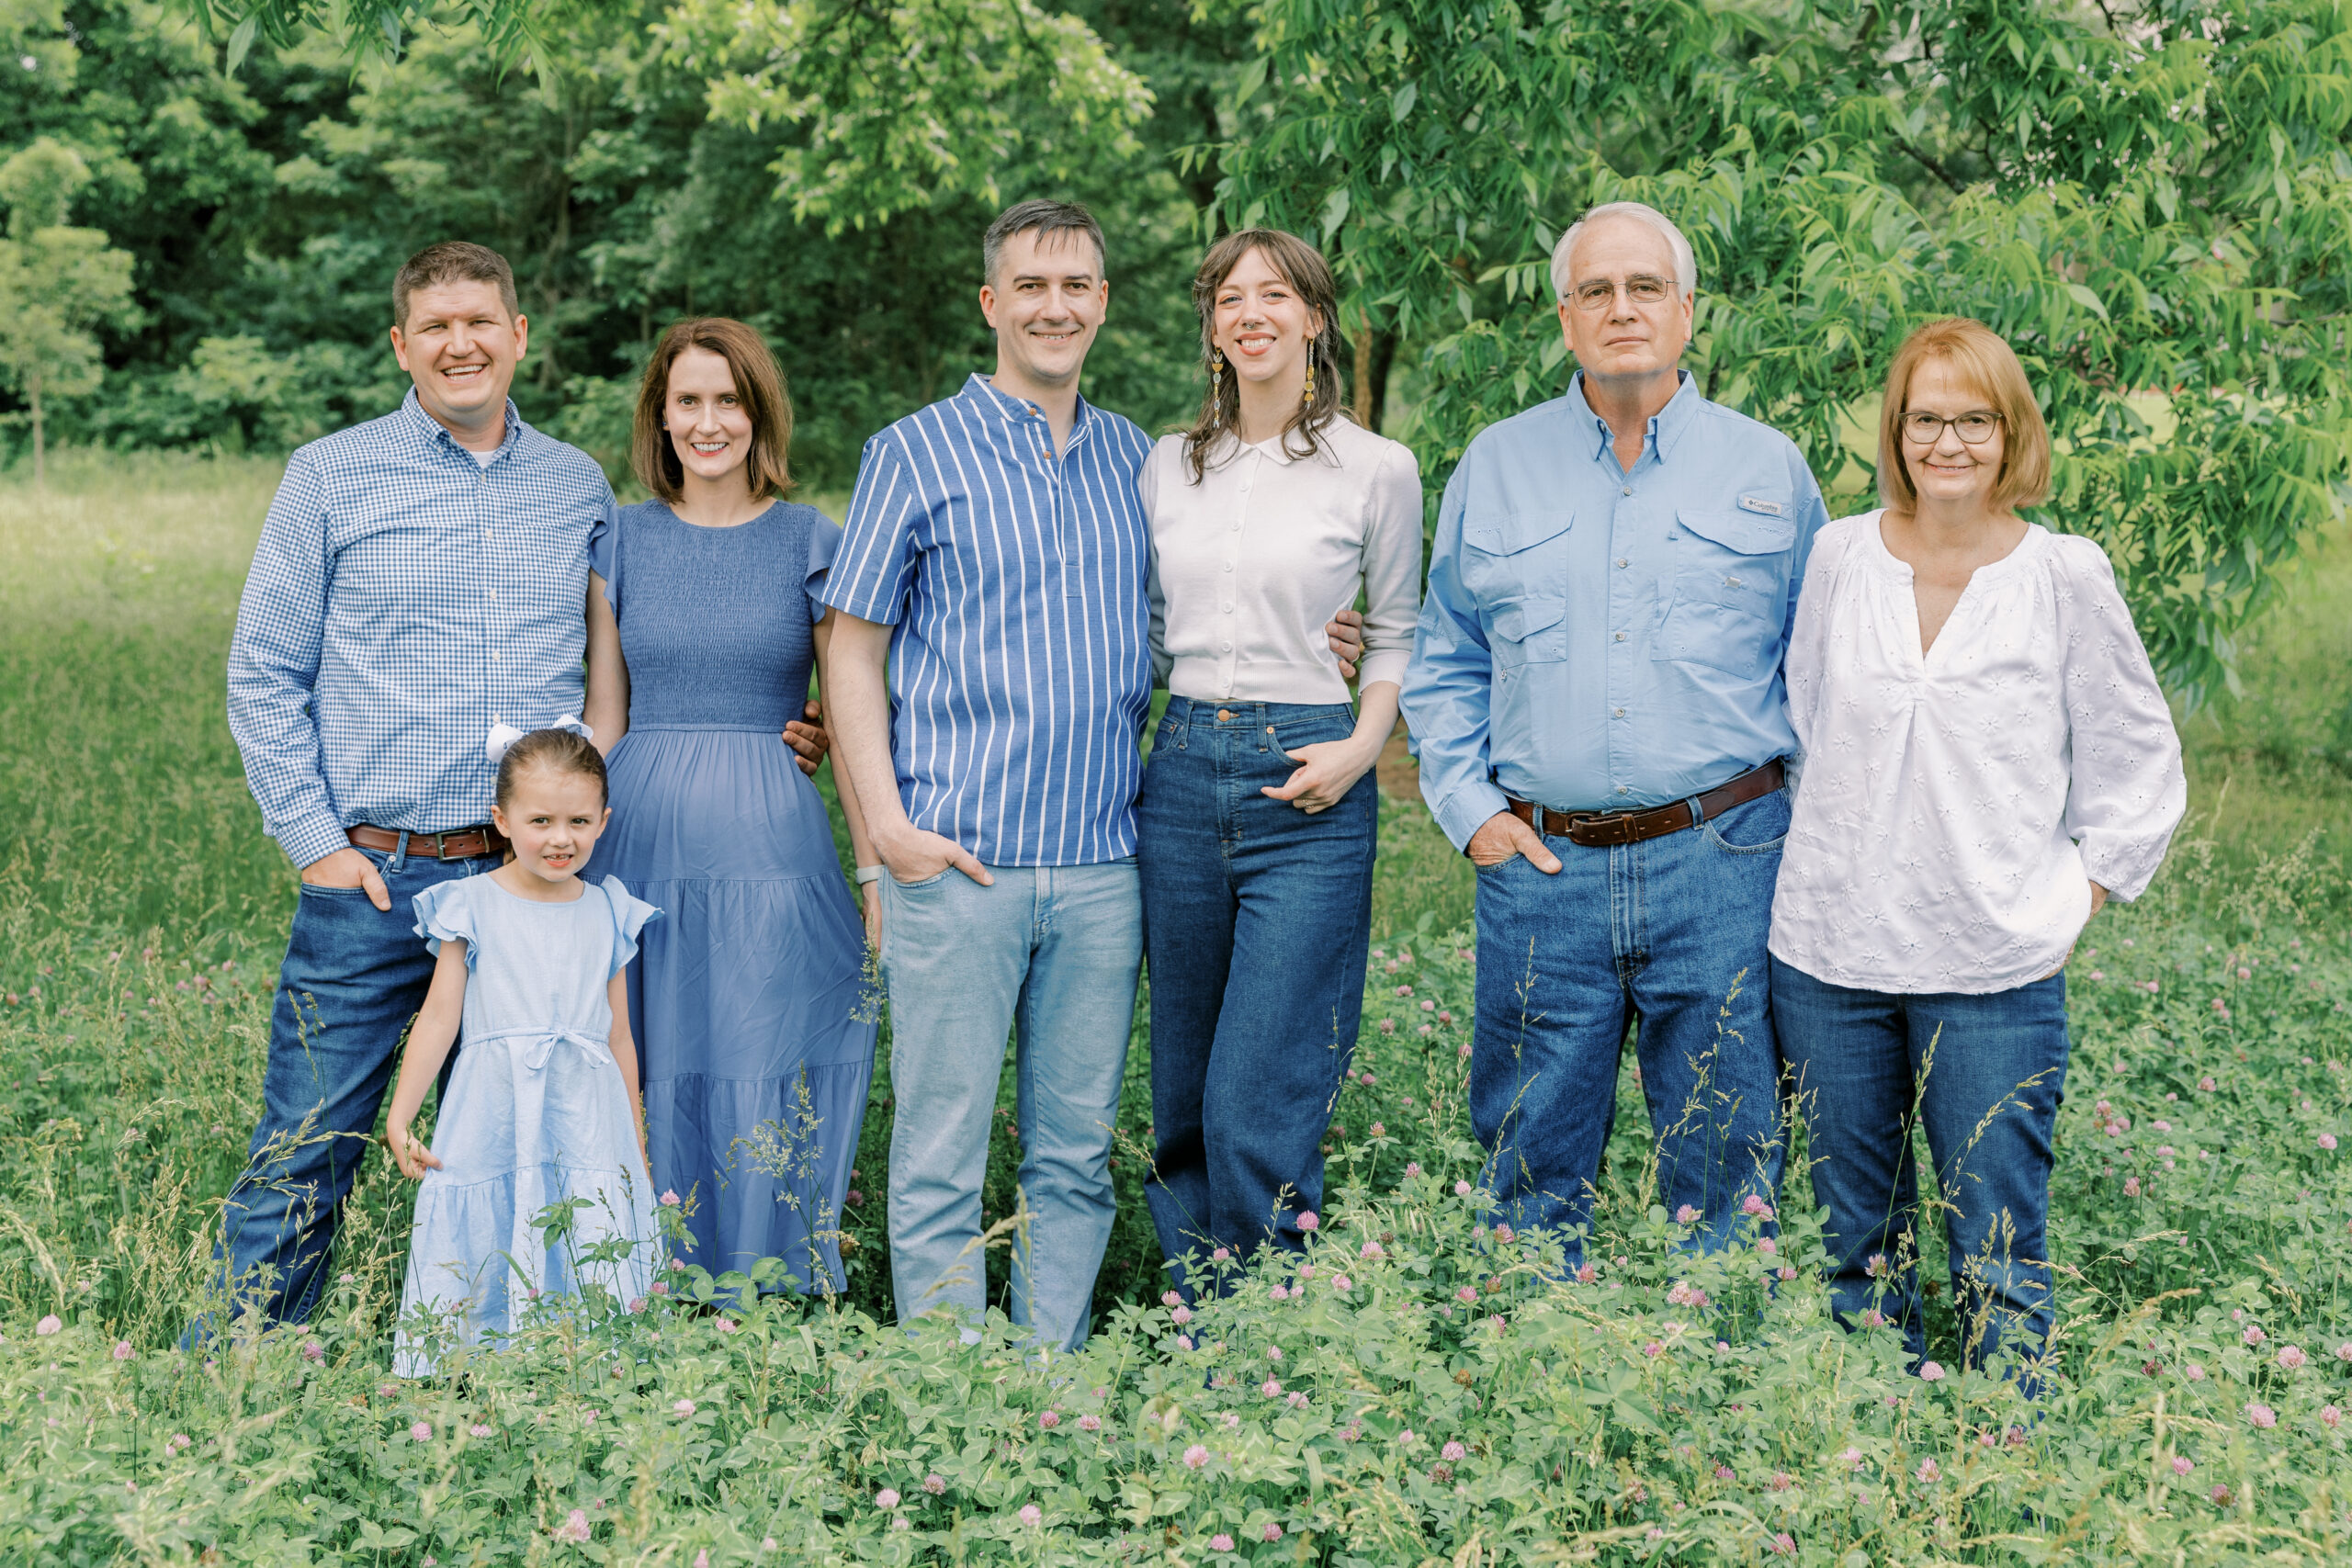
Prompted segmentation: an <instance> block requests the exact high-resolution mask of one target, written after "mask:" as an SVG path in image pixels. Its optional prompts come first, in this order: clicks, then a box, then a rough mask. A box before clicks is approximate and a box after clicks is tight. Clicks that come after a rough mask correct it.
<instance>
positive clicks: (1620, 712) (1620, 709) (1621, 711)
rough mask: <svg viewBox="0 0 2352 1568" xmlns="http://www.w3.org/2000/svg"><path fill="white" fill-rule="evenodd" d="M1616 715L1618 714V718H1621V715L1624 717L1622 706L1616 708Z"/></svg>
mask: <svg viewBox="0 0 2352 1568" xmlns="http://www.w3.org/2000/svg"><path fill="white" fill-rule="evenodd" d="M1617 716H1618V717H1619V718H1623V717H1624V716H1625V710H1624V709H1623V708H1619V709H1618V710H1617Z"/></svg>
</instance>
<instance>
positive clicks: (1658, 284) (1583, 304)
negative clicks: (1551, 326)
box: [1568, 272, 1674, 315]
mask: <svg viewBox="0 0 2352 1568" xmlns="http://www.w3.org/2000/svg"><path fill="white" fill-rule="evenodd" d="M1620 288H1623V290H1624V292H1625V298H1626V299H1630V300H1632V301H1633V302H1634V304H1636V305H1657V304H1662V303H1663V302H1665V301H1666V300H1668V299H1671V298H1673V296H1674V285H1673V284H1672V283H1671V282H1670V281H1668V279H1666V278H1663V277H1658V276H1655V275H1653V274H1650V273H1646V272H1645V273H1636V274H1635V275H1634V276H1632V277H1629V278H1627V279H1626V280H1625V281H1624V282H1623V283H1622V284H1620V283H1616V282H1613V281H1611V279H1608V278H1602V277H1596V278H1594V279H1592V280H1591V281H1590V282H1588V283H1579V284H1577V286H1576V288H1574V289H1572V290H1571V291H1570V292H1569V294H1568V298H1569V299H1572V300H1574V301H1575V302H1576V307H1577V310H1582V311H1584V312H1585V313H1586V314H1587V315H1592V314H1596V313H1598V312H1600V311H1602V310H1607V309H1609V307H1610V306H1611V304H1612V303H1613V302H1614V301H1615V300H1616V299H1617V291H1618V290H1619V289H1620Z"/></svg>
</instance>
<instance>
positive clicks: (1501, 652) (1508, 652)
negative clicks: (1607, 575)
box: [1462, 506, 1576, 669]
mask: <svg viewBox="0 0 2352 1568" xmlns="http://www.w3.org/2000/svg"><path fill="white" fill-rule="evenodd" d="M1575 520H1576V518H1575V514H1574V513H1569V512H1566V511H1563V510H1560V509H1558V508H1553V507H1537V506H1530V507H1522V508H1521V509H1519V510H1516V511H1499V510H1497V511H1488V512H1486V513H1482V514H1480V515H1477V516H1476V517H1475V518H1473V517H1465V518H1464V519H1463V523H1462V586H1463V587H1464V588H1465V589H1467V590H1469V592H1470V594H1471V596H1472V597H1473V598H1474V599H1475V600H1476V602H1477V603H1478V604H1480V605H1481V606H1482V607H1483V608H1484V610H1485V612H1486V622H1487V643H1488V645H1489V646H1490V647H1491V648H1492V649H1493V650H1494V656H1495V663H1496V665H1497V666H1498V668H1501V669H1510V668H1512V667H1514V666H1517V665H1521V664H1529V663H1537V662H1541V661H1543V660H1555V659H1566V657H1567V656H1568V649H1567V627H1566V625H1565V624H1564V617H1565V616H1566V614H1567V592H1566V589H1567V559H1566V548H1567V542H1568V528H1569V525H1571V524H1572V523H1574V522H1575Z"/></svg>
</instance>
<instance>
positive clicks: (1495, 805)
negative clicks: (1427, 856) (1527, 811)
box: [1421, 771, 1510, 850]
mask: <svg viewBox="0 0 2352 1568" xmlns="http://www.w3.org/2000/svg"><path fill="white" fill-rule="evenodd" d="M1421 776H1422V777H1423V778H1424V779H1426V778H1428V777H1429V774H1428V773H1427V772H1426V771H1425V772H1424V773H1422V775H1421ZM1508 810H1510V796H1509V795H1505V794H1504V793H1503V792H1502V791H1501V790H1499V789H1497V788H1496V787H1495V785H1494V783H1493V781H1492V780H1489V779H1480V780H1478V781H1477V782H1476V783H1475V784H1464V785H1463V786H1462V787H1461V788H1460V789H1457V790H1455V791H1454V792H1453V794H1452V795H1447V796H1446V797H1445V798H1444V799H1443V800H1433V801H1430V811H1431V812H1432V813H1433V814H1434V815H1435V816H1436V818H1437V825H1438V827H1439V828H1440V829H1443V830H1444V833H1445V836H1446V837H1447V838H1448V839H1449V840H1452V841H1453V847H1454V848H1455V849H1457V850H1464V849H1467V848H1469V846H1470V836H1471V835H1472V834H1473V833H1476V831H1477V830H1478V829H1481V828H1483V827H1485V826H1486V825H1487V823H1488V822H1489V821H1491V820H1493V818H1494V815H1495V813H1496V812H1498V811H1508Z"/></svg>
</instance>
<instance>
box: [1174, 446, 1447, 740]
mask: <svg viewBox="0 0 2352 1568" xmlns="http://www.w3.org/2000/svg"><path fill="white" fill-rule="evenodd" d="M1297 442H1298V438H1297V437H1296V436H1293V437H1291V445H1290V446H1289V447H1288V449H1285V447H1284V445H1283V441H1282V439H1281V438H1279V437H1277V438H1275V439H1273V440H1270V441H1261V442H1259V443H1258V444H1257V445H1255V446H1243V445H1241V444H1240V443H1239V442H1238V441H1236V440H1234V439H1233V438H1232V437H1231V436H1229V435H1228V436H1227V437H1225V438H1224V439H1223V440H1222V441H1220V442H1219V443H1218V445H1217V446H1215V447H1213V448H1212V449H1211V450H1210V452H1209V454H1208V457H1209V462H1208V465H1207V469H1206V472H1205V473H1204V475H1203V476H1202V479H1201V482H1200V483H1199V484H1194V483H1193V475H1192V470H1191V468H1189V467H1188V466H1187V465H1186V463H1185V461H1184V438H1183V437H1182V436H1181V435H1163V436H1161V437H1160V438H1159V442H1158V444H1157V445H1155V446H1153V447H1152V449H1151V456H1150V457H1147V458H1145V459H1144V465H1143V475H1142V478H1141V479H1140V480H1139V481H1138V484H1137V489H1138V490H1139V491H1140V493H1141V495H1142V499H1143V510H1144V515H1145V516H1146V517H1147V518H1148V519H1149V520H1150V524H1151V583H1150V592H1151V654H1152V663H1153V673H1154V675H1155V676H1156V677H1157V678H1158V679H1160V680H1164V681H1165V682H1167V683H1168V689H1169V690H1170V692H1172V693H1174V694H1176V695H1178V696H1182V697H1193V698H1196V699H1201V700H1204V701H1208V702H1226V701H1234V702H1259V703H1344V702H1346V701H1347V700H1348V683H1347V682H1346V681H1345V680H1344V679H1342V678H1341V677H1340V666H1339V661H1338V660H1336V659H1334V658H1333V657H1332V654H1331V649H1330V645H1329V643H1328V642H1327V641H1326V640H1325V639H1324V636H1323V626H1324V623H1325V622H1327V621H1329V619H1330V618H1331V617H1332V616H1333V615H1336V614H1338V613H1339V612H1340V611H1341V610H1344V609H1348V608H1349V607H1351V606H1352V605H1353V604H1355V602H1356V591H1357V589H1358V588H1362V589H1363V596H1364V614H1363V660H1362V662H1361V664H1360V665H1359V666H1358V670H1357V682H1358V685H1359V688H1361V687H1363V686H1369V685H1371V684H1373V683H1374V682H1377V681H1394V682H1398V683H1399V684H1402V683H1403V682H1404V679H1405V665H1406V662H1407V660H1409V659H1410V658H1411V657H1412V653H1413V625H1414V623H1415V622H1416V621H1417V620H1419V617H1420V610H1421V474H1420V467H1419V464H1418V463H1416V462H1415V461H1414V459H1413V454H1412V451H1411V449H1410V448H1408V447H1406V446H1400V445H1398V444H1397V442H1394V441H1391V440H1389V439H1388V438H1387V437H1385V436H1383V435H1375V434H1373V433H1372V432H1371V431H1369V430H1366V429H1364V428H1363V426H1361V425H1359V424H1357V423H1354V422H1353V421H1351V420H1349V419H1346V418H1344V417H1342V418H1340V419H1335V420H1333V421H1332V422H1331V423H1329V424H1328V425H1326V426H1325V427H1324V428H1323V429H1322V431H1321V432H1320V433H1318V434H1317V436H1316V447H1317V450H1316V451H1315V452H1314V454H1313V455H1311V456H1307V457H1301V456H1299V455H1298V445H1297Z"/></svg>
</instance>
